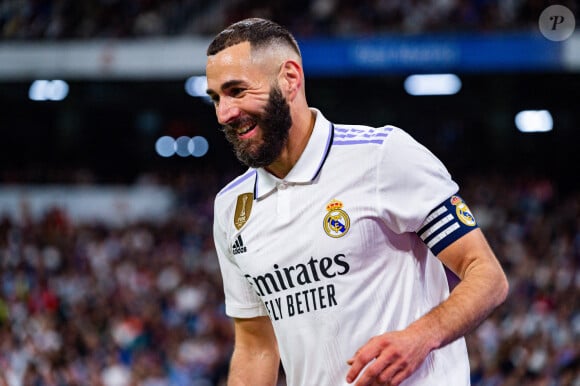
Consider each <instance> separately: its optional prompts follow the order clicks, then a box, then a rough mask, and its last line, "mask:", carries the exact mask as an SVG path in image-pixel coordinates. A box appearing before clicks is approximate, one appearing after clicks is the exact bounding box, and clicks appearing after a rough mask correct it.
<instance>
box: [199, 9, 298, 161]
mask: <svg viewBox="0 0 580 386" xmlns="http://www.w3.org/2000/svg"><path fill="white" fill-rule="evenodd" d="M207 54H208V61H207V66H206V75H207V81H208V90H207V92H208V94H209V96H210V97H211V98H212V100H213V101H214V104H215V108H216V115H217V118H218V121H219V123H220V124H222V125H223V127H224V131H225V135H226V138H227V139H228V141H230V142H231V143H232V145H233V147H234V150H235V152H236V155H237V157H238V159H240V161H242V162H243V163H245V164H246V165H248V166H251V167H265V166H268V165H270V164H272V163H273V162H274V161H275V160H276V159H277V158H278V156H279V155H280V154H281V152H282V149H283V148H284V147H285V146H286V144H287V142H288V137H289V131H290V128H291V127H292V124H293V121H292V111H291V104H292V103H294V101H295V100H297V98H299V97H300V96H299V95H301V96H302V98H303V93H304V90H303V87H302V86H303V72H302V67H301V57H300V51H299V49H298V45H297V43H296V40H295V39H294V38H293V37H292V35H291V34H290V33H289V32H288V31H287V30H286V29H284V28H283V27H281V26H279V25H278V24H276V23H273V22H271V21H269V20H264V19H255V18H254V19H247V20H242V21H240V22H237V23H234V24H232V25H231V26H229V27H228V28H226V29H225V30H224V31H222V32H221V33H219V34H218V35H217V36H216V37H215V38H214V40H213V41H212V42H211V44H210V45H209V47H208V49H207Z"/></svg>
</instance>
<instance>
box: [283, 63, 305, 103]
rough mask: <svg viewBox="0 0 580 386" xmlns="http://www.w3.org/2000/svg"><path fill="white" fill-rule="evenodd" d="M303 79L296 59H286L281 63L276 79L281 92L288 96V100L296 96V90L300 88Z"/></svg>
mask: <svg viewBox="0 0 580 386" xmlns="http://www.w3.org/2000/svg"><path fill="white" fill-rule="evenodd" d="M303 79H304V74H303V72H302V66H300V64H299V63H298V62H297V61H295V60H286V61H285V62H284V63H282V66H281V67H280V73H279V74H278V81H279V84H280V88H281V90H282V92H283V93H284V94H286V95H287V96H288V100H294V98H296V95H298V91H299V90H300V89H301V88H302V82H303Z"/></svg>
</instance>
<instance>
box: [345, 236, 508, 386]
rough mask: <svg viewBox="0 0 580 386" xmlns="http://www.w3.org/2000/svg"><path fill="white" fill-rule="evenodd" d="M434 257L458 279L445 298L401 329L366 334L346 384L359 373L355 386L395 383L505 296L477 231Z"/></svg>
mask: <svg viewBox="0 0 580 386" xmlns="http://www.w3.org/2000/svg"><path fill="white" fill-rule="evenodd" d="M438 258H439V259H440V260H441V261H442V262H443V264H445V265H446V266H447V267H448V268H449V269H450V270H451V271H453V272H454V273H455V274H456V275H457V276H459V278H460V279H461V281H460V282H459V284H457V286H456V287H455V288H454V289H453V291H452V292H451V294H450V296H449V298H448V299H447V300H445V301H444V302H442V303H441V304H440V305H438V306H437V307H435V308H433V309H432V310H431V311H430V312H428V313H427V314H426V315H424V316H423V317H421V318H420V319H418V320H416V321H415V322H413V323H412V324H411V325H409V326H408V327H407V328H406V329H404V330H402V331H394V332H387V333H385V334H382V335H379V336H376V337H373V338H371V339H370V340H369V341H368V342H367V343H366V344H365V345H364V346H362V347H361V348H360V349H359V350H358V351H357V352H356V354H355V355H354V356H353V357H352V358H351V359H350V360H349V361H348V363H349V365H351V368H350V370H349V372H348V374H347V380H348V381H349V382H353V381H354V380H355V379H356V378H357V377H358V376H359V374H360V377H359V379H358V381H357V383H356V386H367V385H373V384H375V382H376V383H380V384H385V383H387V382H390V383H388V384H389V385H391V386H396V385H399V384H400V383H401V382H402V381H403V380H405V379H406V378H407V377H409V376H410V375H411V374H412V373H413V372H414V371H415V370H416V369H417V368H418V367H419V366H420V365H421V363H422V362H423V361H424V360H425V358H426V356H427V355H428V354H429V352H431V351H432V350H435V349H437V348H440V347H443V346H445V345H446V344H448V343H450V342H452V341H454V340H456V339H458V338H460V337H461V336H463V335H465V334H466V333H468V332H469V331H471V330H473V329H474V328H475V327H477V326H478V325H479V324H480V323H481V322H482V321H483V320H484V319H485V318H486V317H487V316H488V315H489V314H490V313H491V312H492V311H493V310H494V309H495V308H496V307H497V306H498V305H500V304H501V303H503V301H504V300H505V298H506V296H507V293H508V282H507V278H506V276H505V274H504V272H503V270H502V268H501V266H500V264H499V262H498V260H497V258H496V256H495V254H494V253H493V251H492V250H491V248H490V246H489V244H488V243H487V241H486V239H485V237H484V235H483V233H482V232H481V230H480V229H475V230H473V231H471V232H469V233H468V234H466V235H465V236H463V237H462V238H460V239H458V240H457V241H455V242H454V243H452V244H451V245H449V246H448V247H447V248H445V249H444V250H443V251H441V252H440V253H439V255H438ZM375 359H376V360H375ZM373 360H375V361H374V362H373V363H371V364H369V362H371V361H373ZM367 364H369V366H368V367H367V368H366V369H365V370H364V371H363V372H362V374H361V370H362V369H363V368H364V367H365V366H366V365H367Z"/></svg>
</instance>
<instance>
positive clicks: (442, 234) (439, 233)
mask: <svg viewBox="0 0 580 386" xmlns="http://www.w3.org/2000/svg"><path fill="white" fill-rule="evenodd" d="M475 228H477V223H476V222H475V218H474V217H473V215H472V214H471V212H470V210H469V208H468V207H467V205H465V202H463V200H462V199H461V198H460V197H459V196H451V197H450V198H449V199H447V200H445V201H444V202H443V203H442V204H441V205H439V206H437V207H436V208H435V209H433V210H432V211H431V212H430V213H429V215H428V216H427V217H426V218H425V221H423V224H421V228H420V229H419V230H418V231H417V235H419V237H420V238H421V240H423V242H424V243H425V244H426V245H427V247H428V248H429V249H431V251H432V252H433V253H434V254H436V255H437V254H439V252H441V251H442V250H443V249H445V248H446V247H447V246H449V245H450V244H451V243H453V242H454V241H455V240H458V239H459V238H460V237H461V236H463V235H465V234H467V233H469V232H470V231H472V230H473V229H475Z"/></svg>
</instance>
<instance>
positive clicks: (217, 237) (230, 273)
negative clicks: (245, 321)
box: [213, 204, 268, 318]
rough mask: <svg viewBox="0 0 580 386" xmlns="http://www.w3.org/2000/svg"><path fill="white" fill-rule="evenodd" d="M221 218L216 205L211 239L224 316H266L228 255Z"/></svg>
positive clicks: (242, 275) (226, 238)
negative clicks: (213, 244) (217, 263)
mask: <svg viewBox="0 0 580 386" xmlns="http://www.w3.org/2000/svg"><path fill="white" fill-rule="evenodd" d="M223 218H224V216H223V212H222V211H220V210H219V208H218V205H217V204H216V205H215V208H214V224H213V237H214V243H215V248H216V252H217V255H218V261H219V266H220V271H221V275H222V281H223V285H224V296H225V306H226V314H227V315H228V316H230V317H234V318H253V317H257V316H267V315H268V312H267V310H266V307H265V306H264V303H263V302H262V301H261V299H260V298H259V296H258V295H257V294H256V292H255V291H254V289H253V288H252V286H251V285H250V283H249V282H248V281H247V279H246V278H245V276H244V273H243V272H242V271H241V269H240V268H239V266H238V265H237V264H236V262H235V261H234V259H233V257H232V256H233V255H232V254H231V253H230V250H229V249H230V248H229V243H228V237H227V233H226V232H225V231H224V227H223V226H222V225H221V223H220V220H223Z"/></svg>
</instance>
